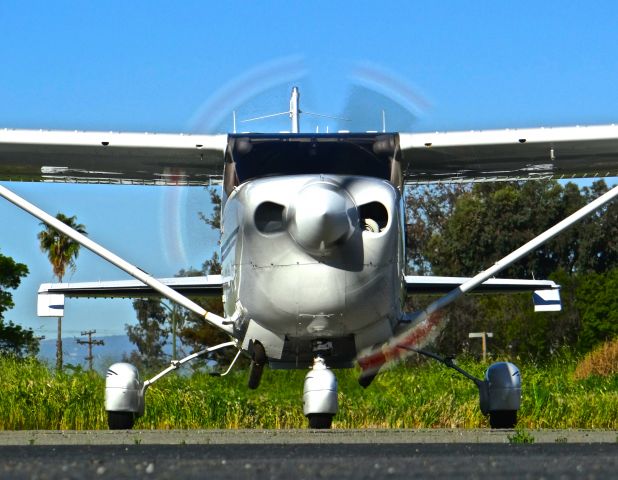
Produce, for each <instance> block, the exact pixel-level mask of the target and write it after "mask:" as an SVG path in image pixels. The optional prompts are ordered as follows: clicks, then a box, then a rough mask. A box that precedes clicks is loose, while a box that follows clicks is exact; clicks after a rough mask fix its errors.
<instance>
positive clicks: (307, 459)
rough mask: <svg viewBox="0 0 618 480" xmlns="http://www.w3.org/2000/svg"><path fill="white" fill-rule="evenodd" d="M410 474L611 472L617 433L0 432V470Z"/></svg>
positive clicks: (113, 474)
mask: <svg viewBox="0 0 618 480" xmlns="http://www.w3.org/2000/svg"><path fill="white" fill-rule="evenodd" d="M525 442H533V443H525ZM414 476H416V477H420V478H454V477H457V478H594V479H596V478H598V479H601V478H603V479H605V478H618V431H616V430H612V431H592V430H540V431H536V430H530V431H513V430H511V431H508V430H506V431H496V430H493V431H492V430H329V431H314V430H170V431H140V430H135V431H119V432H110V431H96V432H93V431H75V432H73V431H70V432H69V431H64V432H49V431H20V432H0V478H17V479H21V478H24V479H26V478H28V479H56V478H67V479H72V478H88V477H90V478H173V479H175V480H180V479H183V480H184V479H185V478H206V479H223V478H234V479H235V478H247V479H249V478H250V479H252V480H259V479H290V478H296V479H300V478H329V479H354V480H359V479H377V478H389V479H390V478H393V479H395V478H410V477H414Z"/></svg>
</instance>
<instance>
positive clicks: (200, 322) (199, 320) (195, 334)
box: [179, 252, 228, 356]
mask: <svg viewBox="0 0 618 480" xmlns="http://www.w3.org/2000/svg"><path fill="white" fill-rule="evenodd" d="M220 273H221V263H220V262H219V255H218V253H217V252H214V253H213V255H212V257H211V258H210V260H206V261H205V262H204V263H203V265H202V268H201V270H194V269H190V270H187V271H181V272H179V275H180V276H197V275H213V274H220ZM194 300H195V302H196V303H198V304H199V305H200V306H202V307H203V308H204V309H206V310H207V311H209V312H213V313H216V314H217V315H223V301H222V299H221V297H216V298H215V297H199V298H195V299H194ZM180 338H181V339H182V342H183V343H184V344H185V345H190V346H191V347H192V348H193V349H195V350H198V349H201V348H203V346H204V345H215V344H217V343H222V342H225V341H226V340H227V339H228V338H227V335H226V334H225V333H223V332H222V331H221V330H219V329H218V328H216V327H213V326H212V325H211V324H210V323H209V322H207V321H206V319H205V318H204V317H201V316H199V315H196V314H195V313H192V312H187V311H185V316H184V326H183V328H182V329H181V330H180ZM226 353H227V352H226V351H220V352H219V356H220V355H222V354H223V355H224V354H226ZM224 356H225V355H224Z"/></svg>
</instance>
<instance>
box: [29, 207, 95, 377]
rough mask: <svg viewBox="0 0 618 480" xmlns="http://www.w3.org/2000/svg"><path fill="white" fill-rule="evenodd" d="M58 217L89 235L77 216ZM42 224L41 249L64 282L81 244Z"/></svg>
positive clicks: (59, 357) (58, 359) (59, 356)
mask: <svg viewBox="0 0 618 480" xmlns="http://www.w3.org/2000/svg"><path fill="white" fill-rule="evenodd" d="M56 218H57V219H58V220H60V221H61V222H62V223H65V224H66V225H68V226H69V227H71V228H73V229H74V230H77V231H78V232H79V233H81V234H84V235H87V233H86V227H84V226H83V225H82V224H81V223H77V217H76V216H72V217H67V216H66V215H64V214H62V213H58V214H57V215H56ZM41 225H42V226H43V230H42V231H41V232H39V234H38V235H37V237H38V239H39V242H40V246H41V251H42V252H43V253H47V258H48V259H49V262H50V263H51V265H52V271H53V272H54V276H55V277H56V278H57V279H58V281H59V282H62V278H63V277H64V274H65V273H66V269H67V267H69V268H70V269H71V271H75V268H76V266H75V260H76V259H77V256H78V254H79V248H80V246H81V245H80V244H79V243H77V242H76V241H75V240H72V239H71V238H69V237H67V236H66V235H64V234H62V233H60V232H59V231H58V230H56V229H55V228H53V227H50V226H49V225H47V224H46V223H41ZM56 369H57V370H62V317H58V341H57V342H56Z"/></svg>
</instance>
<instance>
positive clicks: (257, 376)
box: [248, 342, 267, 390]
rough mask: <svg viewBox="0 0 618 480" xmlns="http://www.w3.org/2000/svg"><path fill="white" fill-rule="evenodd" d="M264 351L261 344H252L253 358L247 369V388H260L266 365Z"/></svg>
mask: <svg viewBox="0 0 618 480" xmlns="http://www.w3.org/2000/svg"><path fill="white" fill-rule="evenodd" d="M266 360H267V359H266V351H265V350H264V347H263V346H262V344H261V343H258V342H254V343H253V358H252V360H251V366H250V367H249V383H248V387H249V388H250V389H251V390H255V389H256V388H258V387H259V386H260V381H261V380H262V373H264V365H266Z"/></svg>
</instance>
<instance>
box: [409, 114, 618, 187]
mask: <svg viewBox="0 0 618 480" xmlns="http://www.w3.org/2000/svg"><path fill="white" fill-rule="evenodd" d="M399 142H400V148H401V151H402V153H403V164H404V165H403V170H404V176H405V178H406V180H407V181H410V182H452V181H469V180H477V179H487V180H500V179H512V180H518V179H527V178H549V177H556V178H575V177H586V176H588V177H609V176H616V175H618V125H598V126H586V127H554V128H527V129H505V130H480V131H462V132H435V133H400V134H399Z"/></svg>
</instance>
